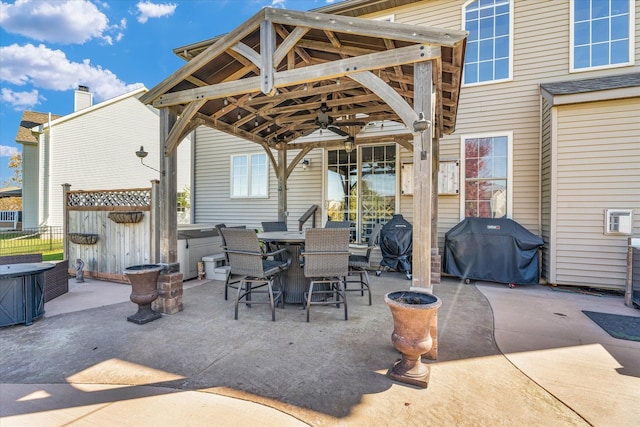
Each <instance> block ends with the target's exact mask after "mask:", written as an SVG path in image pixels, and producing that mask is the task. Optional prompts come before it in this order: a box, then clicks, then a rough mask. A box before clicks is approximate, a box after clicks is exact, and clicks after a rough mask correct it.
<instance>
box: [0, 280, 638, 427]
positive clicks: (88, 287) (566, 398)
mask: <svg viewBox="0 0 640 427" xmlns="http://www.w3.org/2000/svg"><path fill="white" fill-rule="evenodd" d="M371 281H372V290H373V293H374V296H373V305H372V306H368V305H367V304H366V298H362V297H360V296H359V295H358V294H356V293H350V294H349V320H348V321H346V322H345V321H344V320H342V319H343V318H342V310H338V309H336V308H334V307H332V306H329V307H313V308H312V312H311V323H306V317H305V312H304V310H302V309H301V308H300V307H299V306H295V305H288V306H287V307H286V309H285V310H282V309H280V308H279V309H277V310H276V322H271V321H270V313H269V309H268V306H265V305H254V306H253V307H252V308H248V307H245V306H241V307H240V313H239V320H237V321H235V320H233V303H232V301H224V298H223V284H222V282H218V281H197V280H191V281H187V282H185V291H184V311H182V312H180V313H177V314H174V315H164V316H163V317H162V318H161V319H159V320H157V321H154V322H151V323H148V324H146V325H136V324H133V323H131V322H127V321H126V317H127V316H128V315H130V314H133V313H134V312H135V311H136V306H135V305H134V304H132V303H131V302H130V301H129V293H130V287H129V286H127V285H121V284H113V283H107V282H100V281H90V280H88V281H87V282H85V283H82V284H77V283H75V280H74V279H71V280H70V286H71V291H70V292H69V294H66V295H63V296H61V297H59V298H56V299H54V300H53V301H50V302H48V303H47V304H46V306H45V309H46V314H45V317H44V318H42V319H40V320H38V321H36V322H34V324H33V325H31V326H23V325H17V326H12V327H7V328H2V329H0V425H2V426H3V427H6V426H25V425H29V426H62V425H92V426H96V425H98V426H107V425H108V426H111V425H137V426H146V425H156V426H157V425H181V426H182V425H193V426H198V425H221V426H227V425H229V426H237V425H242V426H244V425H251V426H288V425H291V426H295V425H313V426H334V425H338V426H397V425H403V426H427V425H434V426H454V425H455V426H471V425H473V426H485V425H486V426H498V425H499V426H503V425H507V426H514V425H527V426H548V425H554V426H556V425H563V426H565V425H568V426H571V425H575V426H584V425H595V426H618V427H622V426H635V425H637V422H638V420H639V419H640V343H639V342H632V341H625V340H619V339H615V338H613V337H611V336H609V335H608V334H607V333H606V332H605V331H604V330H602V329H601V328H600V327H599V326H598V325H596V324H595V323H593V322H592V321H591V320H590V319H589V318H588V317H587V316H585V315H584V314H583V313H582V312H581V310H592V311H602V312H608V313H617V314H626V315H631V316H640V310H636V309H632V308H629V307H625V306H624V301H623V298H622V297H621V296H593V295H585V294H580V293H575V292H562V291H559V290H557V289H555V290H554V289H553V288H551V287H546V286H517V287H516V288H515V289H510V288H508V287H507V286H506V285H500V284H492V283H477V284H471V285H465V284H462V283H460V282H459V280H457V279H451V278H444V279H443V283H442V284H438V285H435V286H434V293H435V294H436V295H438V296H439V297H440V298H441V299H442V301H443V304H442V307H441V309H440V311H439V321H438V322H439V358H438V360H437V361H433V362H429V364H430V366H431V380H430V383H429V387H428V388H427V389H420V388H416V387H413V386H409V385H406V384H402V383H397V382H393V381H391V380H390V379H389V378H388V377H387V376H386V373H387V370H388V369H389V367H390V366H391V365H392V364H393V362H394V361H395V360H396V359H397V358H399V353H398V352H397V351H396V350H395V349H394V348H393V345H392V343H391V338H390V336H391V332H392V330H393V322H392V319H391V313H390V311H389V309H388V308H387V307H386V305H385V303H384V300H383V296H384V294H385V293H387V292H390V291H393V290H401V289H408V285H409V282H408V281H407V280H405V278H404V275H403V274H399V273H390V272H385V273H383V274H382V276H381V277H375V275H372V277H371Z"/></svg>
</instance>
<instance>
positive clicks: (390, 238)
mask: <svg viewBox="0 0 640 427" xmlns="http://www.w3.org/2000/svg"><path fill="white" fill-rule="evenodd" d="M380 252H382V261H380V266H383V267H389V268H393V269H395V270H398V271H406V272H411V254H412V252H413V227H412V226H411V223H409V222H408V221H407V220H405V219H404V217H403V216H402V215H400V214H397V215H394V216H393V218H391V220H390V221H389V222H387V223H386V224H385V225H383V226H382V229H381V230H380Z"/></svg>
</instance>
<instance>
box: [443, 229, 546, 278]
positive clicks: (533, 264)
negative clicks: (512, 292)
mask: <svg viewBox="0 0 640 427" xmlns="http://www.w3.org/2000/svg"><path fill="white" fill-rule="evenodd" d="M543 244H544V241H543V240H542V239H541V238H540V237H538V236H536V235H535V234H533V233H531V232H530V231H529V230H527V229H526V228H524V227H523V226H522V225H520V224H518V223H517V222H515V221H513V220H511V219H507V218H499V219H493V218H466V219H464V220H463V221H462V222H460V223H459V224H458V225H456V226H455V227H453V228H452V229H451V230H449V231H448V232H447V233H446V234H445V259H444V271H445V272H446V273H448V274H452V275H454V276H457V277H461V278H463V279H474V280H486V281H491V282H499V283H515V284H523V285H527V284H537V283H539V281H540V274H539V260H538V248H539V247H540V246H542V245H543Z"/></svg>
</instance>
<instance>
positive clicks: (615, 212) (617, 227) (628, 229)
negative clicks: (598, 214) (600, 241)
mask: <svg viewBox="0 0 640 427" xmlns="http://www.w3.org/2000/svg"><path fill="white" fill-rule="evenodd" d="M632 231H633V210H632V209H606V210H605V211H604V234H624V235H631V234H632Z"/></svg>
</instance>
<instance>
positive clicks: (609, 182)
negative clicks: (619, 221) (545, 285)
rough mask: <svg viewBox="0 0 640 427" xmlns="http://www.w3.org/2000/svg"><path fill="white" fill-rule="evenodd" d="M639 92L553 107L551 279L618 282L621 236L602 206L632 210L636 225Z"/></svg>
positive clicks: (622, 274) (639, 226) (622, 275)
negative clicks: (610, 231) (611, 231)
mask: <svg viewBox="0 0 640 427" xmlns="http://www.w3.org/2000/svg"><path fill="white" fill-rule="evenodd" d="M638 117H640V98H632V99H627V100H617V101H605V102H596V103H585V104H578V105H569V106H562V107H557V122H556V123H554V128H555V129H556V135H557V136H556V138H557V147H556V149H555V155H556V156H557V172H556V176H555V181H556V187H557V194H556V195H555V204H556V206H557V209H556V211H557V213H556V219H555V221H556V227H555V228H556V236H555V240H556V242H557V251H556V256H557V264H556V276H555V282H557V283H566V284H577V285H581V286H604V287H612V288H620V289H622V288H624V285H625V280H626V259H627V258H626V253H627V237H626V236H616V235H607V236H605V235H604V233H603V228H604V210H605V209H610V208H614V209H633V210H634V225H633V231H634V233H635V234H637V233H638V232H639V231H640V167H638V165H640V122H639V121H638Z"/></svg>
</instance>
